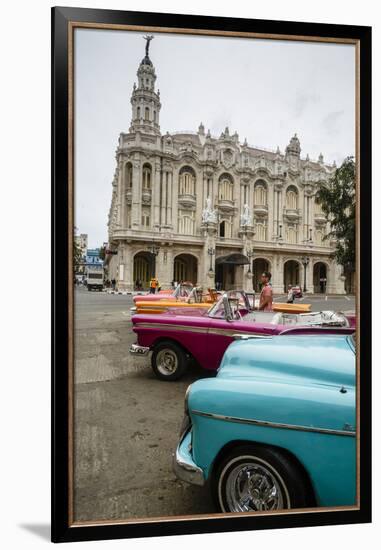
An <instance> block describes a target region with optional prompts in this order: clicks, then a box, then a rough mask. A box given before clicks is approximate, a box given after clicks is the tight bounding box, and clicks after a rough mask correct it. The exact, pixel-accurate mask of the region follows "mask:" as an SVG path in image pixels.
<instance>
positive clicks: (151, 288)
mask: <svg viewBox="0 0 381 550" xmlns="http://www.w3.org/2000/svg"><path fill="white" fill-rule="evenodd" d="M155 291H156V279H155V277H152V278H151V280H150V283H149V292H150V294H155Z"/></svg>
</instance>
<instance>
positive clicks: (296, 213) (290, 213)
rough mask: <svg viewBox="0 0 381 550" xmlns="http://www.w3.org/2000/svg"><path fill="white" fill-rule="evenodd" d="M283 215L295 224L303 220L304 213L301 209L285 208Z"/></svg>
mask: <svg viewBox="0 0 381 550" xmlns="http://www.w3.org/2000/svg"><path fill="white" fill-rule="evenodd" d="M283 215H284V218H285V219H286V220H287V221H290V222H293V221H298V220H299V219H300V218H301V216H302V213H301V210H300V208H285V209H284V212H283Z"/></svg>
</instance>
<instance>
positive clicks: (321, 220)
mask: <svg viewBox="0 0 381 550" xmlns="http://www.w3.org/2000/svg"><path fill="white" fill-rule="evenodd" d="M315 222H316V223H317V224H318V225H324V224H326V223H327V218H326V217H325V214H324V212H315Z"/></svg>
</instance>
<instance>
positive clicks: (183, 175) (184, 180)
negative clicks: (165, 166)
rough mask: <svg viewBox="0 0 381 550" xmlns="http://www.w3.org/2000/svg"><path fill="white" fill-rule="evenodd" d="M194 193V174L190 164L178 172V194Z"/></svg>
mask: <svg viewBox="0 0 381 550" xmlns="http://www.w3.org/2000/svg"><path fill="white" fill-rule="evenodd" d="M195 194H196V174H195V171H194V170H193V168H191V167H190V166H184V167H183V168H182V169H181V170H180V174H179V195H195Z"/></svg>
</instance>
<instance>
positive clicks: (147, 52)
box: [143, 34, 154, 57]
mask: <svg viewBox="0 0 381 550" xmlns="http://www.w3.org/2000/svg"><path fill="white" fill-rule="evenodd" d="M143 38H144V40H146V57H149V43H150V42H151V40H153V39H154V36H153V35H152V34H146V35H145V36H143Z"/></svg>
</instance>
